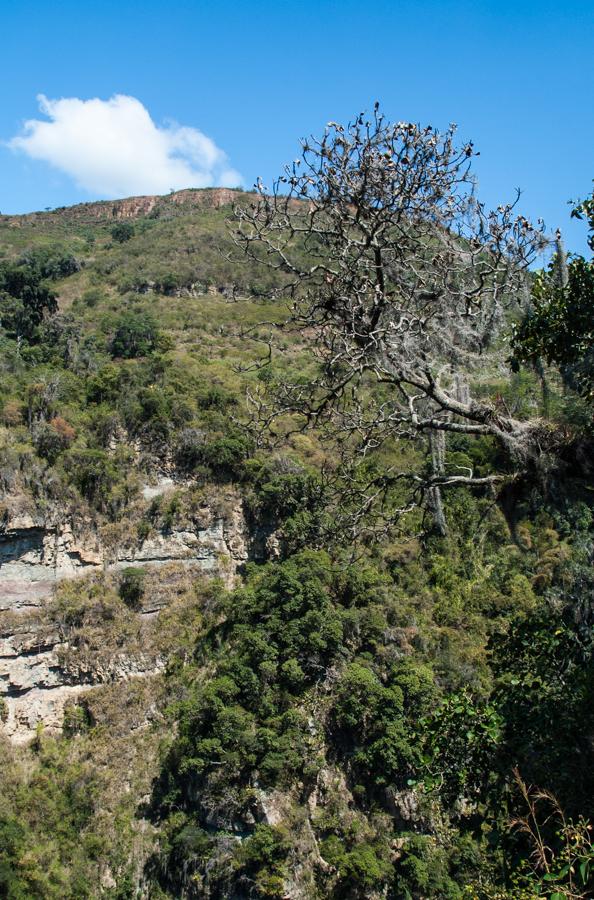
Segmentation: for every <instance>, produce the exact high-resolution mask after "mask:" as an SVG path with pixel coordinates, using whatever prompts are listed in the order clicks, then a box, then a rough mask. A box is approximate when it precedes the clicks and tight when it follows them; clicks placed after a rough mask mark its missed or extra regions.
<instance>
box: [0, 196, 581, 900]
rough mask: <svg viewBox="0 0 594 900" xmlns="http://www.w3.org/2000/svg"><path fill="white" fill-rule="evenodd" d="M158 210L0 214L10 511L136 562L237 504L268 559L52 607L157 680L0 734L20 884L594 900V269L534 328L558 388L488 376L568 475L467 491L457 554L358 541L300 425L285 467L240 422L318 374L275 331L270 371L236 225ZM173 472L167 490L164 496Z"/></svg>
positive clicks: (418, 522) (469, 442) (203, 892)
mask: <svg viewBox="0 0 594 900" xmlns="http://www.w3.org/2000/svg"><path fill="white" fill-rule="evenodd" d="M163 209H164V212H162V213H161V214H160V215H158V216H152V217H151V216H148V217H146V218H143V219H139V220H137V221H135V222H134V224H133V225H132V224H131V223H130V227H129V228H124V225H126V224H128V223H120V224H117V225H115V226H114V225H113V222H109V220H108V221H105V222H102V221H95V220H93V219H92V218H90V217H89V219H88V220H84V218H83V219H82V220H81V219H78V218H74V219H70V220H69V219H67V218H61V217H60V214H59V213H53V214H47V216H44V217H41V218H40V217H38V218H37V219H33V220H27V219H22V221H21V222H20V223H19V225H18V227H13V225H11V224H10V223H9V222H3V223H2V224H1V225H0V252H1V253H2V257H1V258H0V323H1V328H0V353H1V359H0V385H1V400H0V404H1V405H0V417H1V420H2V429H1V431H0V455H1V460H0V484H1V485H2V490H3V497H2V500H1V502H2V503H4V504H6V506H7V508H8V505H9V503H10V497H11V495H12V494H14V493H15V492H17V491H22V492H24V493H25V494H26V495H27V496H30V497H31V498H32V502H33V503H34V504H36V505H37V506H38V507H40V508H42V507H47V506H48V505H51V504H56V503H57V504H60V505H61V507H62V508H63V509H64V510H68V511H69V513H70V515H71V516H72V518H73V519H74V518H76V517H79V518H83V517H85V520H86V521H92V522H93V523H94V527H95V528H96V529H97V530H98V531H101V533H102V535H104V536H105V537H106V539H107V537H110V539H111V540H113V541H117V540H118V539H119V538H118V536H119V535H122V534H124V533H125V532H127V531H132V530H133V531H134V532H135V533H136V532H137V533H138V538H139V540H140V541H142V540H143V539H144V538H146V536H147V535H148V534H151V533H156V532H160V533H167V532H168V530H171V528H172V526H173V525H174V524H175V523H176V522H178V521H197V520H198V516H199V508H200V503H201V502H202V501H203V499H204V497H205V496H206V495H207V494H209V495H210V494H214V495H216V493H217V491H220V490H222V489H223V487H224V488H225V489H226V488H229V486H230V485H231V486H232V488H233V490H237V491H238V492H239V493H240V495H241V497H242V499H243V503H244V508H245V510H246V514H247V516H248V520H249V524H250V526H251V528H252V529H253V530H254V531H255V530H257V529H260V530H262V531H263V533H265V534H266V535H273V536H274V538H275V543H274V553H271V558H269V559H268V560H259V561H258V562H250V563H249V564H248V565H247V566H246V568H245V572H244V573H243V578H242V583H241V584H240V585H238V586H237V587H236V588H235V589H233V590H228V589H225V588H224V587H223V585H222V584H221V583H219V582H218V581H216V580H215V581H207V580H206V579H204V580H203V581H200V580H196V582H195V583H188V580H187V578H186V576H181V575H176V576H175V578H173V576H172V575H171V573H170V572H168V571H163V572H161V571H157V572H153V573H152V574H151V575H150V576H149V575H148V574H147V572H146V571H145V570H144V569H138V568H128V569H124V570H123V571H122V572H121V573H119V574H118V575H117V576H115V575H112V576H110V575H104V576H102V577H95V578H90V579H87V580H82V581H79V582H72V583H67V584H64V585H62V586H61V587H60V588H59V589H58V591H57V594H56V596H55V598H54V599H53V600H52V602H51V603H50V604H49V606H48V609H47V615H48V616H49V617H50V620H51V621H55V622H58V623H60V627H62V628H63V629H66V631H67V634H68V639H69V641H70V643H71V645H72V646H83V647H87V646H89V647H98V648H104V652H105V656H106V659H107V658H111V656H115V655H116V654H117V653H118V652H120V651H121V649H122V648H123V647H128V648H129V647H132V646H134V647H142V648H143V649H144V650H145V651H146V652H151V653H154V654H155V656H156V655H160V656H161V657H163V658H165V659H166V666H165V670H164V672H163V674H160V675H158V676H156V677H155V678H154V679H153V680H152V681H151V680H147V683H146V684H140V682H141V681H142V680H141V679H138V683H137V684H136V685H134V684H132V683H131V682H130V683H129V684H127V685H126V688H125V692H124V688H122V687H121V686H120V687H119V689H120V690H121V691H123V692H124V693H122V694H120V695H118V693H117V690H118V686H117V685H113V686H112V685H108V686H105V687H102V688H101V689H100V690H99V691H97V692H93V693H89V694H86V695H83V699H82V700H81V701H80V702H77V703H74V704H72V705H71V706H70V707H69V708H67V713H66V715H65V723H64V734H63V736H61V737H60V738H50V737H46V736H44V735H43V733H42V731H40V733H39V734H38V735H37V738H36V740H35V741H34V742H33V744H32V745H31V746H30V747H28V748H11V747H9V746H8V744H5V743H0V753H1V759H0V762H1V766H0V768H1V773H2V774H1V775H0V780H1V782H2V791H1V792H0V893H2V895H3V896H6V897H8V898H10V900H25V898H27V900H28V898H40V900H41V898H56V900H57V898H87V897H88V898H94V897H107V898H112V900H116V898H118V900H124V898H133V897H150V898H154V900H164V898H167V897H169V898H173V897H176V898H177V897H184V898H211V900H214V898H220V900H223V898H238V900H239V898H257V897H262V898H279V900H280V898H283V897H295V898H306V897H307V898H312V900H315V898H320V900H321V898H336V900H341V898H379V897H388V898H394V900H396V898H403V900H407V898H409V900H425V898H435V900H470V898H472V900H521V898H524V900H533V898H537V897H548V898H550V900H559V898H585V897H588V896H592V894H593V893H594V863H593V860H594V851H593V850H592V847H591V838H590V833H591V832H590V825H589V822H590V821H592V822H594V808H593V803H592V798H593V797H594V758H593V744H592V739H593V735H594V691H593V689H592V684H593V683H594V681H593V679H594V641H593V634H594V632H593V627H594V621H593V618H592V615H593V613H592V608H593V607H592V601H593V599H594V578H593V575H592V563H593V561H594V556H593V553H594V551H593V539H594V494H593V489H594V471H593V470H592V465H591V451H592V446H593V443H592V441H593V436H592V407H591V391H590V389H589V388H588V387H584V385H585V384H586V381H585V380H584V378H585V377H586V376H583V377H582V376H581V375H580V379H578V380H576V378H577V376H575V377H574V376H573V375H571V376H570V374H569V373H570V370H571V373H574V372H576V371H579V372H582V371H586V374H587V373H588V372H589V369H588V368H587V367H588V366H589V356H588V354H590V353H591V348H590V346H589V344H588V343H587V342H585V341H583V342H582V343H580V342H579V341H577V340H573V338H572V339H571V341H570V346H569V345H567V346H566V345H565V344H564V345H563V346H562V347H561V349H559V341H560V337H559V335H560V333H561V331H563V329H562V328H561V329H560V328H559V316H560V315H561V314H562V313H563V314H565V313H566V312H567V311H571V312H572V313H574V314H575V315H576V316H579V317H580V318H579V322H583V321H585V322H586V323H589V324H591V319H592V302H591V265H592V264H591V263H589V262H586V261H581V262H580V261H579V260H574V261H573V262H571V263H570V277H569V283H568V286H565V287H564V286H563V285H561V286H559V285H558V284H557V282H555V280H554V279H555V271H556V270H555V269H554V268H552V269H551V272H550V273H549V274H546V273H545V274H543V275H540V276H538V278H537V280H536V287H535V292H534V304H535V311H534V312H533V315H532V317H531V318H529V319H527V320H526V321H525V322H523V323H522V322H519V323H518V326H517V328H516V332H515V333H516V340H517V341H518V344H517V346H516V350H515V352H516V358H517V361H518V365H519V363H520V362H522V361H524V362H526V363H529V362H530V363H532V362H534V360H535V359H537V358H538V359H539V360H541V358H542V359H544V360H546V361H547V362H548V363H549V364H550V366H549V367H548V368H546V381H547V396H546V398H545V397H544V396H543V394H542V391H541V380H542V377H541V375H542V371H544V369H542V371H541V374H540V375H539V372H538V371H535V370H533V368H532V367H531V368H528V369H521V370H519V371H517V372H515V373H513V372H511V371H510V369H509V367H508V364H507V363H506V362H505V357H506V355H507V354H508V353H509V348H507V349H505V348H504V349H503V350H498V349H496V350H494V351H493V353H492V356H491V357H489V359H488V361H487V362H486V363H485V367H484V371H483V373H482V380H481V383H480V386H479V388H480V392H481V395H482V396H484V397H486V398H491V399H493V400H494V402H497V403H499V404H507V405H508V406H509V407H512V411H513V412H514V414H516V415H517V416H518V417H520V418H522V417H525V418H527V417H534V418H536V417H537V416H544V415H545V414H546V415H547V416H548V426H549V427H550V428H551V429H557V430H558V431H559V433H560V434H561V435H562V436H563V440H561V439H560V440H559V444H558V450H557V453H556V455H554V454H553V453H552V452H551V454H549V456H548V457H547V458H546V459H544V460H541V463H542V464H541V467H540V469H539V470H538V471H528V472H526V473H525V474H523V476H522V477H518V478H516V479H515V480H510V481H508V482H505V483H504V484H503V486H502V487H501V488H500V489H499V491H498V493H496V492H495V491H494V490H493V489H492V487H491V486H490V485H485V486H484V487H479V488H474V489H472V490H471V489H469V488H468V487H465V486H458V487H453V488H451V489H450V490H449V492H444V497H443V502H444V506H445V514H446V517H447V521H448V523H449V530H448V533H447V535H445V536H443V535H440V534H438V533H436V531H435V529H434V528H433V526H432V521H431V520H430V517H429V518H425V519H424V520H423V519H422V515H421V514H420V513H419V511H417V510H415V511H413V513H412V514H411V515H410V516H408V517H407V518H406V519H405V520H403V522H402V523H401V527H400V529H399V530H398V531H396V532H392V533H390V534H384V535H382V538H381V539H377V540H375V541H372V542H369V543H367V544H364V545H362V546H357V547H356V548H353V546H352V545H351V544H350V543H349V541H348V540H347V541H345V539H344V536H343V533H342V531H341V529H340V527H339V524H340V522H339V520H340V516H341V512H342V510H341V509H337V508H336V507H335V506H334V505H333V503H332V491H331V480H332V479H331V476H332V474H333V471H334V470H335V469H336V463H337V461H336V458H334V457H333V456H332V451H330V450H328V448H327V446H326V445H325V444H324V443H323V442H322V441H321V439H320V436H319V435H318V434H317V433H316V432H315V431H314V432H312V433H309V434H307V435H304V434H291V433H289V431H290V428H289V426H290V424H291V423H290V422H285V423H282V422H281V425H280V426H279V429H278V432H277V435H276V443H275V446H274V447H272V448H271V447H266V446H265V445H262V444H259V442H258V435H257V434H255V433H254V431H253V430H250V429H248V428H246V427H245V424H243V423H245V422H246V419H247V413H246V405H245V395H246V389H249V390H250V391H253V389H254V387H256V386H258V385H259V384H260V385H261V384H263V383H265V382H266V380H270V379H273V380H276V381H278V382H282V379H283V378H284V377H286V376H287V375H291V376H296V375H303V374H304V373H307V371H308V367H311V366H312V362H311V360H310V359H309V358H308V357H307V356H305V355H304V352H303V342H302V339H301V338H300V337H299V336H298V335H295V334H293V335H285V334H284V333H281V334H280V335H275V336H274V341H275V345H276V347H277V349H280V351H281V352H280V354H278V355H276V356H275V358H274V361H273V363H272V365H271V367H270V368H269V369H264V370H258V369H257V368H254V367H253V365H252V364H253V363H254V361H255V360H257V359H258V358H260V357H261V356H262V343H261V340H264V341H265V340H266V339H267V335H268V331H269V330H270V329H269V326H264V325H259V323H260V322H262V321H264V320H268V321H270V320H276V321H279V320H280V319H282V316H283V310H282V304H281V302H280V301H279V302H278V303H277V304H276V305H272V304H270V303H269V302H268V301H263V302H262V301H261V299H260V298H261V295H262V294H263V293H265V292H266V291H267V290H268V289H269V288H270V286H271V285H274V284H275V283H278V284H280V281H279V277H278V276H276V275H274V273H272V274H271V273H270V272H269V271H268V270H265V269H264V268H262V267H258V266H257V264H256V263H252V264H250V265H247V264H246V265H242V266H240V265H239V264H238V263H236V262H231V261H229V259H228V258H227V257H226V255H225V253H221V252H219V251H220V249H221V248H222V249H223V250H224V251H227V250H231V244H230V242H229V238H228V236H227V231H226V227H225V218H226V217H227V216H228V215H229V214H230V209H229V208H227V209H221V210H216V209H200V208H194V209H192V208H186V209H182V210H181V211H180V210H175V211H172V212H171V216H169V215H168V213H167V206H166V205H165V206H164V207H163ZM587 209H589V208H587ZM584 273H586V274H584ZM586 276H587V277H586ZM578 301H579V302H578ZM579 304H581V305H579ZM563 311H565V312H563ZM537 319H538V322H539V325H538V329H537V330H536V331H535V325H534V323H535V321H536V320H537ZM580 327H581V326H580ZM555 329H557V330H555ZM248 330H249V333H246V332H248ZM578 330H579V329H578V326H577V325H576V326H575V329H574V331H573V332H570V333H568V332H567V331H563V334H564V335H565V338H567V335H568V334H569V336H570V337H571V335H574V333H575V334H577V331H578ZM580 333H581V332H580ZM535 334H537V335H538V336H539V341H540V343H538V345H537V344H536V343H535V338H534V335H535ZM565 338H564V340H565ZM567 340H569V338H567ZM518 348H523V349H521V350H520V349H518ZM540 365H541V367H542V366H544V363H542V361H541V363H540ZM556 365H558V366H560V367H561V368H560V371H559V370H557V369H556V368H555V367H554V366H556ZM568 367H569V368H568ZM580 367H582V368H580ZM588 377H589V375H588ZM448 453H449V454H450V460H451V461H452V464H454V465H457V466H460V467H464V466H469V465H472V468H473V470H474V471H475V472H476V473H478V474H479V475H480V474H482V473H483V472H485V473H486V472H489V471H492V470H493V468H494V467H495V468H496V469H497V471H499V472H502V473H506V472H509V471H511V470H512V467H511V466H510V464H509V461H508V460H506V459H505V458H504V456H503V454H502V451H501V449H500V448H497V447H496V446H495V444H494V443H493V441H492V440H491V438H490V437H487V436H482V437H481V438H479V439H478V440H475V439H472V438H470V437H468V436H466V435H461V436H456V435H452V436H450V437H448ZM402 458H406V459H407V460H408V461H412V462H414V463H415V465H418V466H419V467H420V468H422V467H423V466H427V465H428V462H427V447H426V445H425V444H424V443H423V441H421V440H419V441H417V442H416V443H415V444H414V445H412V446H411V445H406V444H404V443H402V444H394V443H392V444H387V445H386V446H382V447H381V448H380V450H379V451H378V452H377V453H376V454H375V455H372V457H371V459H370V460H369V463H368V472H374V473H376V472H378V471H380V472H381V470H382V466H386V465H388V464H389V463H390V462H391V461H393V460H394V459H402ZM155 472H158V473H163V472H166V473H168V474H169V475H171V476H172V477H173V478H174V480H176V484H175V489H174V490H173V492H172V493H170V494H168V495H167V496H166V497H164V498H159V497H158V498H156V499H154V500H153V501H152V502H146V503H143V502H142V500H141V498H140V494H139V488H140V484H141V480H142V478H147V477H150V476H152V475H154V474H155ZM229 489H230V488H229ZM209 492H210V493H209ZM176 579H177V580H176ZM184 579H185V580H184ZM157 597H158V598H166V599H167V601H168V605H167V606H166V608H165V609H164V610H163V611H162V612H161V614H160V615H159V618H158V622H157V624H155V626H154V630H150V629H149V630H148V631H146V630H144V631H143V630H142V628H141V626H140V625H139V624H138V618H137V610H138V609H139V608H140V607H141V605H142V603H143V602H144V600H145V599H147V598H149V599H150V598H157ZM151 627H152V626H151ZM122 697H124V700H122ZM139 710H140V711H139ZM146 710H149V711H150V715H149V714H147V713H146ZM1 715H2V709H1V707H0V717H1ZM143 716H144V717H146V718H148V720H149V724H148V726H146V727H145V728H140V727H137V723H136V718H135V717H137V718H138V719H142V718H143ZM106 873H107V874H106Z"/></svg>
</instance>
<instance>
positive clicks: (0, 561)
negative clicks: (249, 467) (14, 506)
mask: <svg viewBox="0 0 594 900" xmlns="http://www.w3.org/2000/svg"><path fill="white" fill-rule="evenodd" d="M209 518H210V522H209V523H208V524H206V525H205V526H204V527H194V528H191V527H190V526H183V527H181V528H175V527H173V528H171V529H170V530H168V531H166V532H163V531H160V532H157V533H155V534H153V535H151V536H149V537H147V538H146V539H144V540H139V539H137V538H136V536H134V535H130V534H128V535H127V536H125V537H124V540H123V542H122V543H121V544H118V545H117V547H115V548H114V549H111V548H108V547H106V546H104V545H102V543H101V540H100V538H99V536H98V535H97V533H96V532H93V531H87V532H84V531H83V532H82V533H79V534H78V535H77V534H75V533H74V532H73V527H72V524H71V523H69V522H64V523H62V524H60V525H50V524H46V523H44V521H43V519H41V518H37V519H36V518H33V517H32V516H30V515H25V516H20V517H18V518H15V519H12V520H9V521H8V523H7V525H6V526H5V528H4V531H3V533H2V534H0V611H3V610H13V611H15V610H27V609H29V608H31V607H36V606H38V605H39V603H40V602H41V600H42V599H43V598H44V597H47V596H49V594H51V591H52V588H53V586H54V585H55V584H56V582H58V581H60V580H62V579H64V578H72V577H75V576H77V575H82V574H85V573H88V572H93V571H101V570H118V569H123V568H126V567H128V566H145V565H146V566H148V565H155V566H158V565H163V564H164V563H167V562H174V561H175V562H182V563H188V564H193V565H198V566H199V568H200V569H202V570H203V571H208V572H211V573H213V574H218V575H220V576H221V577H222V578H223V579H224V580H225V582H226V583H232V582H233V579H234V576H235V572H236V570H237V567H238V566H239V565H240V564H242V563H243V562H245V560H246V559H247V557H248V549H247V535H246V528H245V522H244V518H243V511H242V508H241V504H240V503H239V502H236V503H235V504H234V505H233V506H232V507H231V509H230V511H229V513H228V516H227V518H222V517H217V516H215V515H210V516H209ZM126 538H127V539H126Z"/></svg>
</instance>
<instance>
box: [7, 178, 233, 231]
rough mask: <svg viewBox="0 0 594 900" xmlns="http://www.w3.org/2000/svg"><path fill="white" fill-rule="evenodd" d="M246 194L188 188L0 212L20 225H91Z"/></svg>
mask: <svg viewBox="0 0 594 900" xmlns="http://www.w3.org/2000/svg"><path fill="white" fill-rule="evenodd" d="M246 196H247V194H246V192H245V191H241V190H234V189H231V188H187V189H185V190H181V191H172V192H171V193H169V194H165V195H161V196H158V195H147V196H142V197H126V198H124V199H121V200H97V201H93V202H90V203H78V204H76V205H75V206H60V207H57V208H56V209H52V210H45V211H38V212H31V213H25V214H23V215H0V223H2V224H6V225H9V226H12V227H13V228H19V227H21V226H22V225H23V224H25V223H36V224H38V225H40V226H41V227H46V226H47V225H48V224H49V221H50V220H51V221H52V222H56V221H57V222H68V223H79V224H87V225H88V224H92V223H97V222H112V221H113V220H118V219H141V218H143V217H144V216H150V217H151V218H155V219H156V218H159V217H160V216H171V215H183V214H184V213H187V212H189V211H190V210H196V209H219V208H220V207H222V206H230V205H232V204H233V203H235V202H241V201H242V200H243V199H245V197H246Z"/></svg>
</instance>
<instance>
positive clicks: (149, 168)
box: [9, 94, 242, 198]
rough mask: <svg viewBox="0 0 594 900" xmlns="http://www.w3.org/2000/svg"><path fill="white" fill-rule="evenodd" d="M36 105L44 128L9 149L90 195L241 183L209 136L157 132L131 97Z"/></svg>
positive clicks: (28, 125) (176, 128) (169, 129)
mask: <svg viewBox="0 0 594 900" xmlns="http://www.w3.org/2000/svg"><path fill="white" fill-rule="evenodd" d="M38 100H39V108H40V110H41V112H42V113H44V114H45V116H47V119H49V121H41V120H39V119H30V120H29V121H27V122H25V124H24V127H23V132H22V134H20V135H17V136H16V137H14V138H12V140H11V141H9V146H10V147H11V148H12V149H14V150H20V151H22V152H24V153H26V154H27V155H28V156H29V157H31V158H32V159H39V160H43V161H44V162H47V163H50V164H51V165H52V166H55V168H57V169H60V170H61V171H62V172H65V173H66V175H69V176H70V177H71V178H73V179H74V180H75V182H76V183H77V185H78V186H79V187H81V188H83V189H84V190H85V191H88V192H89V193H91V194H95V195H100V196H104V197H109V198H113V197H125V196H130V195H132V194H166V193H167V192H168V191H169V190H171V188H173V189H174V190H179V189H180V188H187V187H197V188H200V187H210V186H213V185H216V186H219V187H237V186H238V185H239V184H241V182H242V178H241V175H240V174H239V172H236V171H235V170H234V169H232V168H231V167H230V165H229V161H228V159H227V156H226V154H225V153H224V152H223V151H222V150H221V149H219V147H217V145H216V144H215V143H214V141H212V140H211V139H210V138H209V137H206V135H205V134H202V132H201V131H198V129H197V128H189V127H185V126H180V125H177V124H176V123H175V122H173V123H168V124H167V125H166V126H165V127H163V128H160V127H158V126H157V125H155V123H154V122H153V120H152V119H151V117H150V115H149V112H148V110H147V109H146V108H145V107H144V106H143V104H142V103H141V102H140V100H137V99H136V98H135V97H127V96H125V95H124V94H116V95H115V96H114V97H112V98H111V99H110V100H99V99H94V100H79V99H78V98H76V97H67V98H63V99H61V100H49V99H48V98H47V97H44V96H43V94H40V95H39V97H38Z"/></svg>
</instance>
